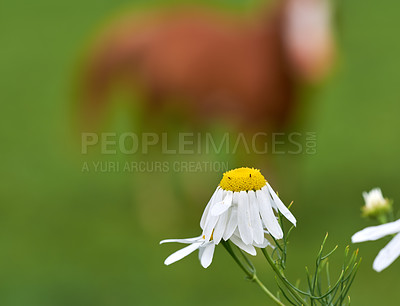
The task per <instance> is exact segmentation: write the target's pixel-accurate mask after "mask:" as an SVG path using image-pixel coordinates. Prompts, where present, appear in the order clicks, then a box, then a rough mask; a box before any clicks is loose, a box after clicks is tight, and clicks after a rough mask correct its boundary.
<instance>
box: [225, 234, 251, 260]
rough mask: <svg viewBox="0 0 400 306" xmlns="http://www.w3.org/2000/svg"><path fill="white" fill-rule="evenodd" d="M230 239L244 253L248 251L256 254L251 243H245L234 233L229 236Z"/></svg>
mask: <svg viewBox="0 0 400 306" xmlns="http://www.w3.org/2000/svg"><path fill="white" fill-rule="evenodd" d="M230 241H232V242H233V243H234V244H236V245H237V246H238V247H239V248H241V249H242V250H243V251H245V252H246V253H249V254H250V255H253V256H256V255H257V252H256V249H255V248H254V247H253V245H251V244H245V243H244V242H243V241H242V239H240V238H239V237H238V236H236V235H232V237H231V238H230Z"/></svg>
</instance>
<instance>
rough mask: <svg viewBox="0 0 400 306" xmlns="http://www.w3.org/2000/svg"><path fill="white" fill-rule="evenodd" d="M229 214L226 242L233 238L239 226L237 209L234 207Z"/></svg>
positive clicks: (224, 236)
mask: <svg viewBox="0 0 400 306" xmlns="http://www.w3.org/2000/svg"><path fill="white" fill-rule="evenodd" d="M228 212H229V215H228V224H227V225H226V229H225V233H224V235H223V238H224V240H225V241H226V240H228V239H229V238H231V236H232V235H233V232H234V231H235V230H236V228H237V225H238V216H237V207H232V208H231V209H230V210H229V211H228Z"/></svg>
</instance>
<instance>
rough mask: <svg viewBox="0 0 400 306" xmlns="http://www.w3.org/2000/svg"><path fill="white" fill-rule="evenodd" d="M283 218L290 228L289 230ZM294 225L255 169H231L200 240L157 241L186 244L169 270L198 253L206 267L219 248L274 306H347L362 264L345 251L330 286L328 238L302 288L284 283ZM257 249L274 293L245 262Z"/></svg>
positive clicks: (209, 209)
mask: <svg viewBox="0 0 400 306" xmlns="http://www.w3.org/2000/svg"><path fill="white" fill-rule="evenodd" d="M285 219H286V220H287V221H288V222H289V223H290V224H289V225H290V227H288V230H286V227H287V226H286V225H285V224H284V223H286V221H285ZM296 223H297V221H296V218H295V217H294V215H293V214H292V212H291V211H290V205H289V207H286V205H285V204H284V203H283V202H282V200H281V199H280V197H279V196H278V195H277V193H276V192H275V191H274V189H273V188H272V187H271V185H270V184H269V183H268V181H267V180H266V179H265V178H264V176H263V175H262V174H261V172H260V171H259V170H257V169H254V168H238V169H234V170H230V171H227V172H225V173H224V175H223V178H222V180H221V182H220V183H219V185H218V187H217V188H216V190H215V192H214V194H213V195H212V197H211V199H210V200H209V202H208V204H207V206H206V207H205V209H204V212H203V216H202V217H201V221H200V227H201V230H202V232H201V235H199V236H198V237H194V238H187V239H167V240H163V241H161V243H166V242H178V243H183V244H188V246H186V247H184V248H183V249H180V250H178V251H177V252H175V253H173V254H172V255H170V256H169V257H168V258H167V259H166V260H165V262H164V263H165V264H166V265H170V264H172V263H174V262H176V261H178V260H180V259H182V258H184V257H185V256H187V255H189V254H191V253H192V252H194V251H196V250H199V259H200V263H201V265H202V266H203V267H204V268H207V267H208V266H209V265H210V264H211V262H212V259H213V255H214V249H215V247H216V246H218V245H219V244H222V245H223V246H224V247H225V249H226V250H227V251H228V253H229V254H230V255H231V256H232V258H233V259H234V261H235V262H236V263H237V264H238V265H239V267H240V268H241V269H242V270H243V271H244V272H245V274H246V276H247V277H248V279H249V280H251V281H253V282H255V283H257V284H258V285H259V286H260V288H261V289H262V290H263V291H264V292H265V293H266V294H267V295H268V297H269V298H270V299H272V300H273V301H274V302H275V303H276V304H278V305H285V304H292V305H316V304H318V305H346V304H347V303H349V301H350V299H349V297H348V293H349V289H350V286H351V284H352V282H353V280H354V278H355V275H356V272H357V269H358V266H359V263H360V261H359V260H358V259H357V255H358V251H355V252H352V253H350V251H349V248H348V247H347V248H346V249H345V258H344V263H343V265H342V266H341V271H340V272H339V273H338V274H339V277H338V279H336V280H334V281H331V280H330V272H329V264H328V258H329V256H330V255H331V254H332V253H333V252H334V251H335V250H336V247H335V248H334V249H333V250H332V251H330V252H325V250H324V245H325V242H326V239H327V235H326V236H325V238H324V240H323V243H322V245H321V247H320V250H319V252H318V254H317V258H316V261H315V269H314V271H309V270H308V269H306V272H307V280H306V281H305V282H304V284H305V286H304V287H305V288H302V287H301V286H299V285H298V284H297V285H294V284H293V283H292V282H290V281H289V280H288V279H287V278H286V276H285V269H286V259H287V255H288V252H287V246H288V238H289V235H290V232H291V231H292V230H293V229H294V228H295V226H296ZM256 249H260V250H261V253H262V254H263V256H264V257H265V259H266V261H267V263H268V264H269V265H270V267H271V268H272V271H273V272H274V274H275V276H276V279H277V293H276V294H274V293H273V292H272V291H271V290H270V289H268V288H267V287H266V286H265V285H264V284H263V283H262V281H261V280H260V279H259V278H258V276H257V274H256V269H255V267H254V265H253V263H252V262H251V260H250V259H249V257H248V255H252V256H256V255H257V251H256ZM323 274H325V275H323ZM275 276H274V275H271V277H275Z"/></svg>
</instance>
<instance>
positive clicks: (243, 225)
mask: <svg viewBox="0 0 400 306" xmlns="http://www.w3.org/2000/svg"><path fill="white" fill-rule="evenodd" d="M238 228H239V233H240V237H241V239H242V240H243V242H244V244H250V243H252V242H253V230H252V228H251V223H250V204H249V196H248V194H247V192H246V191H241V192H240V193H239V203H238Z"/></svg>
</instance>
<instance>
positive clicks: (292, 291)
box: [261, 248, 308, 306]
mask: <svg viewBox="0 0 400 306" xmlns="http://www.w3.org/2000/svg"><path fill="white" fill-rule="evenodd" d="M261 251H262V253H263V254H264V257H265V258H266V259H267V261H268V263H269V265H270V266H271V268H272V270H274V272H275V273H276V275H278V277H279V279H280V280H281V281H282V283H283V284H284V285H285V286H286V288H287V289H288V290H289V291H290V293H291V294H292V295H293V296H294V297H295V298H296V299H297V301H298V302H300V303H301V305H304V306H308V304H307V303H306V302H305V301H304V299H303V298H302V297H301V296H300V295H299V294H298V293H297V292H296V291H295V290H294V289H293V288H292V287H290V286H289V285H288V284H287V282H288V280H287V278H286V277H285V276H284V275H283V273H282V272H281V271H280V270H279V269H278V267H277V266H276V265H275V263H274V261H273V259H272V258H271V256H270V255H269V254H268V252H267V250H266V249H265V248H264V249H261Z"/></svg>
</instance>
